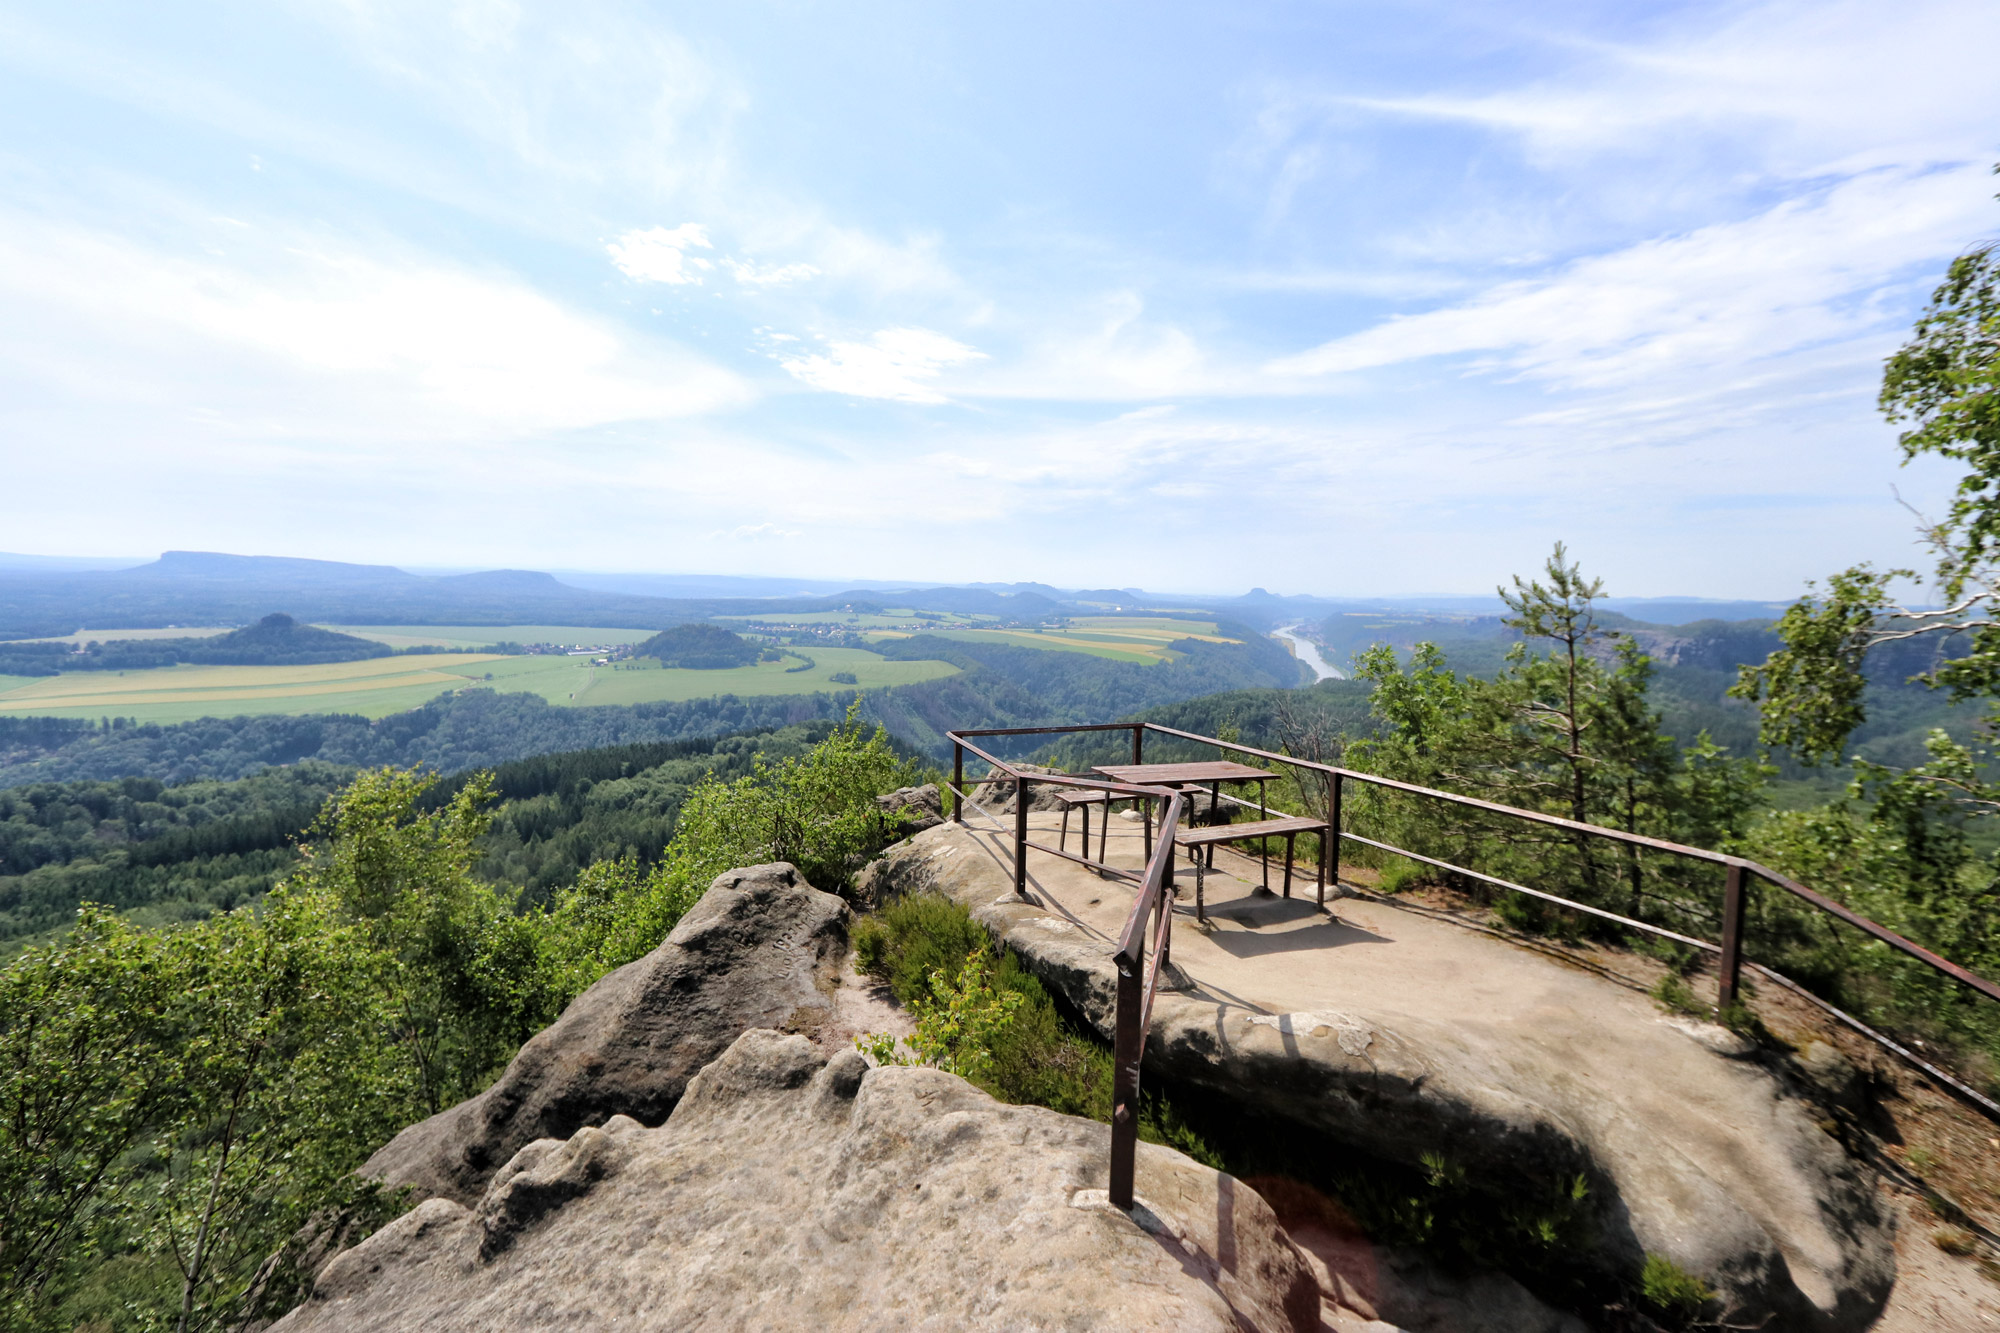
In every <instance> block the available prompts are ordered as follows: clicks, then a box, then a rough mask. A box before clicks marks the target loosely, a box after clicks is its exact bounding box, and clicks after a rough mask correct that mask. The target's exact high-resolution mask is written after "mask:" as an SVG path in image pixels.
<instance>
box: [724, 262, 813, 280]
mask: <svg viewBox="0 0 2000 1333" xmlns="http://www.w3.org/2000/svg"><path fill="white" fill-rule="evenodd" d="M722 266H723V267H724V268H726V269H728V270H729V271H730V273H732V274H734V275H735V278H736V280H737V281H738V282H740V283H742V284H743V285H744V286H746V287H788V286H790V285H791V284H792V283H795V282H803V281H805V280H806V279H807V278H816V277H818V276H819V270H818V269H816V268H814V267H813V266H812V265H811V264H773V265H771V266H770V267H768V268H759V267H758V266H757V265H756V264H755V263H751V262H748V261H745V260H740V259H725V260H723V261H722Z"/></svg>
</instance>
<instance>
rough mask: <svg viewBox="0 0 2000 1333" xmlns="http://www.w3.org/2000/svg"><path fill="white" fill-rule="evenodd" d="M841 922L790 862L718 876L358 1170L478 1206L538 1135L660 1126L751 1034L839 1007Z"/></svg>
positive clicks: (834, 901)
mask: <svg viewBox="0 0 2000 1333" xmlns="http://www.w3.org/2000/svg"><path fill="white" fill-rule="evenodd" d="M846 921H847V908H846V906H845V905H844V904H843V903H842V902H841V900H840V899H838V898H836V897H834V896H833V895H832V894H827V893H821V892H820V891H819V890H817V889H815V888H813V887H812V885H810V884H808V883H806V881H805V879H804V877H803V876H801V875H800V874H799V872H798V871H797V870H795V869H793V868H792V867H791V866H789V865H785V864H783V863H778V864H774V865H763V866H751V867H749V868H747V869H743V870H732V871H730V872H729V873H727V874H725V875H722V876H719V877H718V878H717V879H716V881H715V883H714V884H712V885H710V886H709V889H708V892H707V893H705V894H703V895H702V897H701V900H700V901H699V902H697V903H696V904H695V905H694V907H692V908H691V909H689V911H688V914H687V915H686V916H685V917H682V918H681V921H680V924H679V925H678V926H676V927H675V928H674V931H673V934H671V935H669V936H668V937H667V941H666V943H664V944H662V945H661V946H660V947H659V948H657V949H655V950H654V951H653V952H652V953H650V954H647V955H646V956H645V957H644V958H641V959H639V960H637V961H636V962H632V963H628V964H626V965H625V966H624V967H621V968H619V969H618V970H617V971H616V972H613V973H611V974H610V975H609V976H606V977H604V978H603V979H601V980H600V981H598V982H597V984H596V985H594V986H592V987H591V988H590V989H589V990H587V991H585V992H584V993H583V994H582V995H579V996H578V997H577V998H576V999H575V1000H574V1001H572V1002H571V1003H570V1006H569V1008H567V1009H565V1010H564V1011H563V1015H562V1017H561V1018H559V1019H557V1020H556V1022H555V1023H554V1024H552V1025H551V1026H550V1027H549V1028H547V1029H546V1030H544V1031H543V1032H541V1033H538V1034H537V1035H536V1036H535V1037H534V1038H532V1039H531V1040H530V1041H529V1042H528V1043H527V1045H525V1046H523V1047H522V1048H521V1050H520V1053H519V1054H518V1055H516V1056H515V1057H514V1060H513V1062H512V1063H511V1064H509V1065H508V1066H507V1070H506V1072H505V1073H503V1074H502V1075H501V1076H500V1078H499V1081H497V1082H496V1083H494V1085H493V1086H492V1087H490V1088H488V1089H487V1090H486V1091H485V1092H483V1093H481V1094H479V1095H478V1096H477V1097H474V1098H472V1099H470V1100H468V1101H465V1102H461V1103H459V1104H458V1105H457V1106H454V1107H452V1108H451V1109H450V1110H448V1111H442V1112H440V1113H438V1114H437V1115H434V1116H432V1117H431V1118H430V1119H428V1120H425V1121H421V1122H420V1123H418V1124H415V1125H412V1126H410V1127H409V1128H408V1129H406V1130H404V1131H403V1132H402V1133H400V1134H398V1135H397V1136H396V1137H395V1138H394V1139H391V1140H390V1141H389V1142H388V1144H386V1145H385V1146H384V1147H382V1148H381V1149H380V1150H379V1151H378V1152H376V1153H375V1155H374V1156H373V1157H370V1158H369V1159H368V1161H367V1162H366V1163H364V1164H363V1165H362V1168H361V1173H362V1174H363V1175H366V1176H372V1177H374V1178H376V1179H379V1180H383V1181H386V1182H388V1183H389V1184H391V1185H410V1186H414V1187H415V1190H416V1193H417V1195H418V1197H420V1198H432V1197H439V1198H446V1199H451V1200H453V1201H454V1202H456V1203H459V1204H462V1205H466V1206H470V1205H471V1204H473V1203H475V1202H477V1201H478V1200H479V1198H480V1196H481V1195H482V1194H484V1193H485V1192H486V1190H487V1185H488V1182H489V1180H490V1179H491V1178H492V1176H493V1173H494V1172H495V1171H496V1170H498V1169H499V1168H500V1167H501V1166H502V1165H503V1164H505V1163H507V1162H508V1161H509V1159H512V1158H514V1157H515V1154H517V1153H518V1152H520V1151H521V1150H522V1149H523V1148H524V1147H526V1146H527V1145H529V1144H530V1143H532V1142H534V1141H535V1140H537V1139H544V1138H563V1139H566V1138H569V1137H570V1136H571V1135H573V1134H575V1133H576V1132H577V1131H578V1130H579V1129H580V1128H582V1127H583V1126H585V1125H596V1124H602V1123H603V1122H604V1121H606V1120H607V1119H609V1118H610V1117H612V1116H614V1115H625V1116H632V1117H636V1118H637V1119H638V1120H640V1121H644V1122H648V1123H652V1124H657V1123H659V1122H660V1121H661V1120H664V1119H665V1118H666V1117H667V1114H668V1112H670V1111H672V1110H673V1108H674V1104H675V1103H676V1102H678V1101H679V1100H680V1098H681V1094H682V1091H683V1090H684V1089H685V1088H686V1086H687V1083H688V1080H689V1079H690V1078H692V1077H694V1075H695V1074H696V1072H697V1071H699V1070H700V1069H701V1067H702V1066H703V1065H705V1064H707V1063H708V1062H709V1061H711V1060H713V1059H714V1058H715V1057H716V1056H717V1055H719V1054H721V1053H722V1051H723V1050H725V1049H726V1048H727V1047H728V1046H729V1044H730V1043H731V1042H732V1041H734V1040H736V1038H737V1037H738V1036H739V1035H740V1034H742V1033H743V1032H745V1031H747V1030H748V1029H750V1028H758V1027H784V1026H792V1027H795V1028H799V1027H809V1026H811V1025H812V1024H814V1023H816V1022H819V1021H822V1020H823V1018H824V1017H825V1016H826V1015H829V1014H830V1013H831V1011H832V1005H831V1002H830V1001H829V999H828V998H827V996H826V994H825V993H824V991H823V990H822V985H823V984H824V983H826V982H827V981H828V980H829V973H830V971H831V969H832V967H834V966H835V965H837V963H838V961H839V957H840V955H841V953H842V951H843V949H844V946H845V943H846V933H847V932H846ZM523 1188H524V1189H525V1188H528V1187H526V1186H524V1187H523Z"/></svg>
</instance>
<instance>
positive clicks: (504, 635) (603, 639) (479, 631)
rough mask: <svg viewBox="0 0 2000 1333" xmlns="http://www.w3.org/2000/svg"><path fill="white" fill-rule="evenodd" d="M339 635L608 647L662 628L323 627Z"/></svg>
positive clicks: (395, 643)
mask: <svg viewBox="0 0 2000 1333" xmlns="http://www.w3.org/2000/svg"><path fill="white" fill-rule="evenodd" d="M319 628H321V629H330V630H333V631H334V632H335V633H337V634H352V635H353V636H354V637H355V638H357V639H373V640H375V642H377V643H386V644H388V645H389V646H390V647H391V648H484V647H486V646H487V645H488V644H493V643H570V644H580V645H582V646H584V647H589V648H606V647H609V646H611V645H612V644H618V643H637V642H639V641H640V640H641V639H650V638H652V637H653V635H655V634H657V633H659V629H657V628H656V629H606V628H604V627H603V626H601V625H600V626H591V625H321V626H320V627H319Z"/></svg>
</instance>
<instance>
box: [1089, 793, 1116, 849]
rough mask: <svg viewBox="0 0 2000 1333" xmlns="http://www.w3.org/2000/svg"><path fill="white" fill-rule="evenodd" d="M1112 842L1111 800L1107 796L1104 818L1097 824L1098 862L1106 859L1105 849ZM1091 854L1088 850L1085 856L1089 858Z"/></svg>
mask: <svg viewBox="0 0 2000 1333" xmlns="http://www.w3.org/2000/svg"><path fill="white" fill-rule="evenodd" d="M1110 842H1111V798H1110V797H1108V796H1107V797H1105V798H1104V818H1103V819H1101V820H1099V821H1098V824H1097V859H1098V860H1100V861H1102V860H1105V859H1106V853H1105V850H1104V849H1105V848H1106V847H1107V846H1109V845H1110ZM1089 854H1090V853H1089V851H1088V849H1086V850H1085V852H1084V855H1086V856H1088V855H1089Z"/></svg>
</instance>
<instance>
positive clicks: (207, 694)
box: [0, 653, 566, 722]
mask: <svg viewBox="0 0 2000 1333" xmlns="http://www.w3.org/2000/svg"><path fill="white" fill-rule="evenodd" d="M514 660H522V661H533V660H535V659H533V658H524V659H513V658H503V657H492V656H487V655H483V654H478V653H440V654H438V655H436V656H434V657H430V656H427V657H377V658H371V659H369V660H367V661H363V662H329V663H325V664H323V665H318V666H173V667H157V668H154V669H153V670H150V671H116V672H114V671H73V672H65V673H63V674H62V675H60V676H36V677H30V678H28V679H26V680H22V679H21V678H20V677H14V676H9V677H0V717H4V716H19V715H22V714H36V715H38V716H43V717H84V718H93V717H105V716H109V717H131V718H137V719H138V720H139V721H141V722H190V721H193V720H194V719H195V718H198V717H234V716H236V715H238V714H242V713H359V714H361V715H362V716H364V717H387V716H388V715H389V714H391V713H400V712H403V711H405V710H406V709H411V708H416V707H418V706H420V705H421V704H423V703H424V702H425V701H426V700H429V699H431V698H433V697H435V696H436V695H439V694H442V693H444V692H445V691H446V690H455V689H463V688H464V687H465V686H466V684H467V683H468V678H469V677H471V676H473V675H475V674H477V673H481V672H484V671H487V670H489V669H490V666H489V664H491V663H497V662H508V661H514ZM547 660H550V661H563V660H566V659H561V658H551V659H547ZM17 680H19V681H21V683H19V684H16V685H13V686H11V688H9V687H7V683H8V682H10V681H17Z"/></svg>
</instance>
